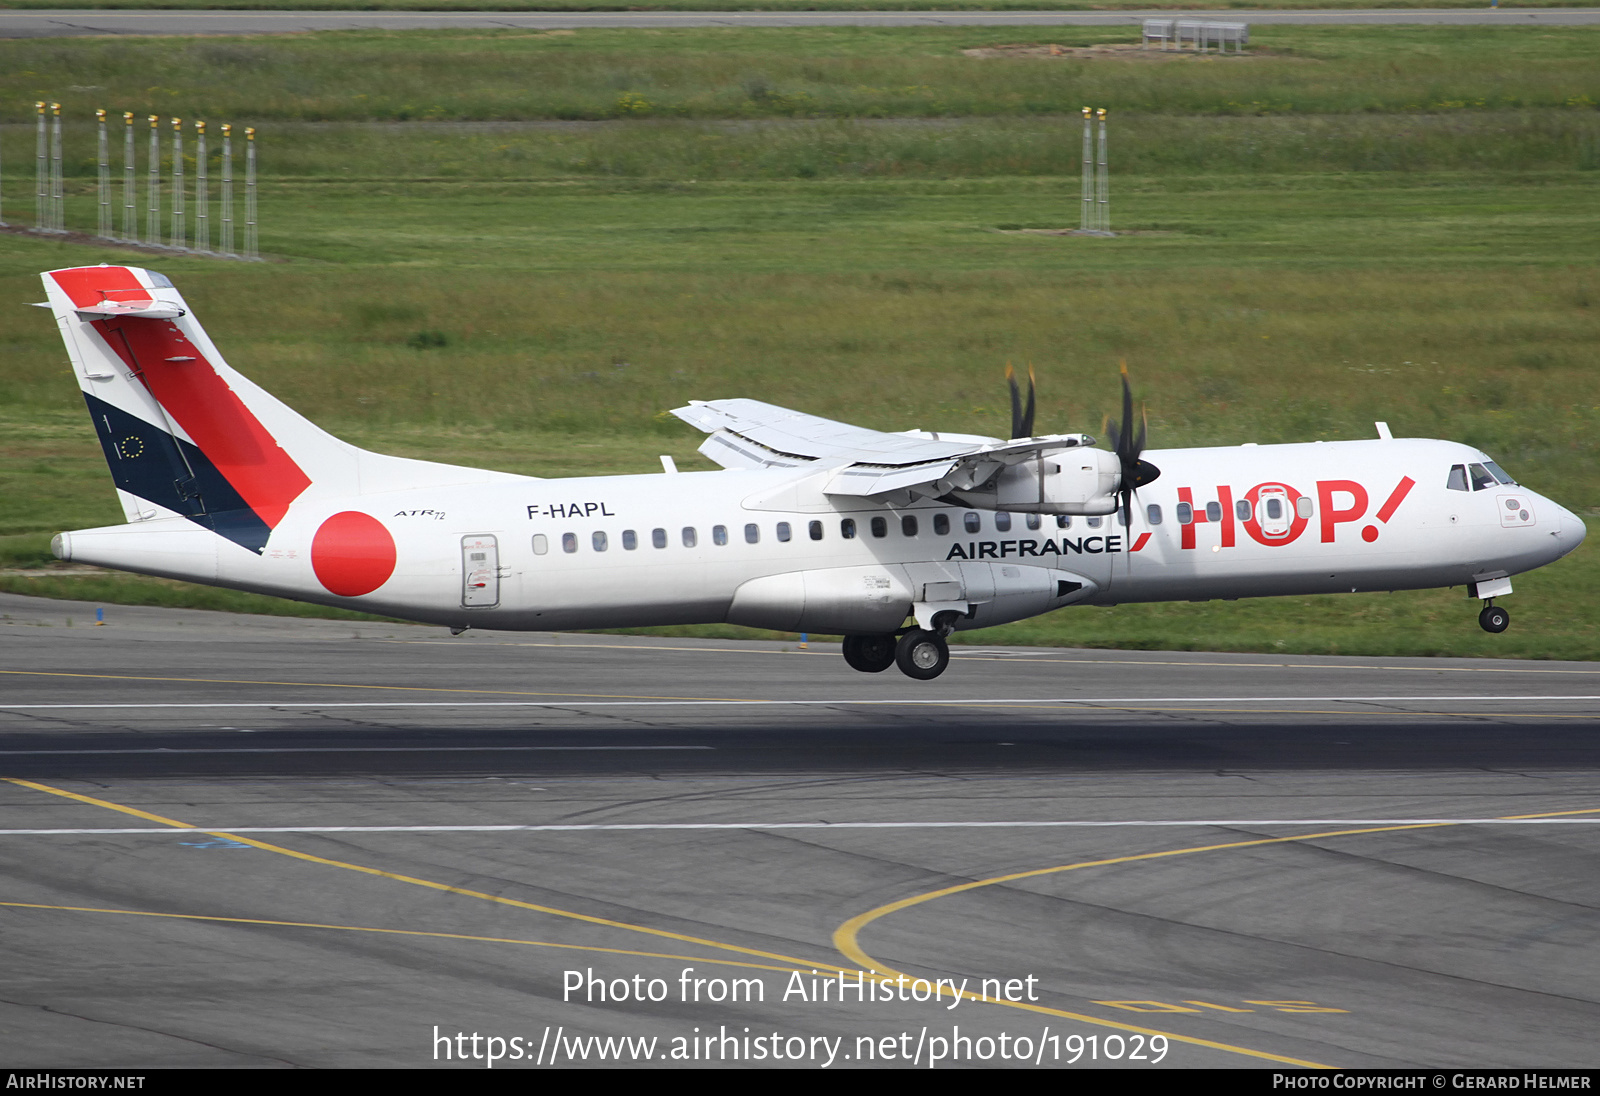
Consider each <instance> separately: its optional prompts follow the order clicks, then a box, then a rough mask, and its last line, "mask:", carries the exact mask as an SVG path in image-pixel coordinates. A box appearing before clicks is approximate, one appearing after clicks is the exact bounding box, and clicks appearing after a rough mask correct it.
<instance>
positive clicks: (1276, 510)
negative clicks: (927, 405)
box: [533, 465, 1510, 556]
mask: <svg viewBox="0 0 1600 1096" xmlns="http://www.w3.org/2000/svg"><path fill="white" fill-rule="evenodd" d="M1472 467H1473V468H1474V469H1476V468H1478V467H1479V466H1478V465H1473V466H1472ZM1456 472H1461V473H1462V475H1463V477H1464V476H1465V469H1463V468H1462V467H1461V466H1460V465H1457V466H1456V468H1455V469H1453V470H1452V472H1451V485H1452V487H1451V489H1452V490H1460V491H1465V490H1467V488H1466V487H1464V486H1463V487H1455V486H1454V483H1455V474H1456ZM1501 474H1502V475H1504V473H1501ZM1463 482H1465V480H1464V479H1463ZM1494 482H1495V481H1494V480H1493V479H1492V478H1491V479H1490V481H1489V484H1488V485H1490V486H1492V485H1493V483H1494ZM1504 482H1510V481H1509V480H1506V481H1504ZM1482 489H1483V488H1482V487H1474V488H1473V490H1482ZM1290 509H1291V507H1290V506H1289V504H1288V499H1287V498H1285V497H1283V496H1279V495H1268V496H1267V497H1266V498H1264V499H1262V500H1261V501H1260V502H1259V503H1258V504H1257V505H1256V507H1254V508H1253V507H1252V506H1251V504H1250V501H1249V500H1248V499H1238V500H1236V501H1235V502H1234V504H1233V514H1234V517H1235V518H1237V519H1238V520H1239V521H1249V520H1250V519H1251V517H1252V516H1255V517H1256V518H1257V519H1258V520H1261V521H1269V522H1277V521H1284V520H1286V519H1287V518H1288V517H1289V516H1290V514H1289V511H1290ZM1292 509H1293V512H1294V516H1295V517H1300V518H1310V517H1311V516H1312V515H1313V513H1314V508H1313V504H1312V501H1311V499H1310V497H1309V496H1306V495H1301V496H1300V497H1299V498H1297V499H1295V501H1294V505H1293V507H1292ZM990 516H991V517H992V518H993V519H994V529H995V532H998V533H1007V532H1010V531H1011V528H1012V515H1011V514H1007V513H995V514H992V515H990ZM1176 516H1177V519H1178V524H1179V525H1189V524H1192V523H1193V522H1194V521H1195V520H1196V518H1197V515H1196V513H1195V508H1194V507H1193V506H1192V505H1190V504H1189V503H1187V502H1180V503H1178V505H1177V513H1176ZM1145 517H1146V519H1147V520H1148V521H1149V522H1150V524H1151V525H1160V524H1161V522H1162V520H1163V514H1162V510H1161V507H1160V506H1159V505H1158V504H1154V503H1152V504H1151V505H1149V506H1146V507H1145ZM1111 518H1112V520H1114V521H1115V522H1116V523H1117V524H1118V525H1125V524H1127V523H1126V521H1125V519H1124V518H1123V515H1122V514H1121V513H1117V514H1115V515H1112V516H1111ZM1022 520H1023V524H1024V525H1025V526H1026V527H1027V528H1028V529H1040V528H1043V526H1044V520H1043V519H1042V518H1041V517H1040V516H1039V515H1038V514H1024V515H1022ZM1106 520H1107V519H1106V518H1103V517H1086V518H1084V519H1083V522H1084V524H1085V525H1087V526H1088V527H1089V528H1090V529H1098V528H1100V527H1101V525H1102V524H1103V523H1104V522H1105V521H1106ZM1199 520H1202V521H1213V522H1214V521H1221V520H1222V504H1221V503H1220V502H1208V503H1206V504H1205V517H1204V518H1200V519H1199ZM1055 525H1056V528H1057V529H1070V528H1072V518H1071V516H1070V515H1067V514H1062V515H1059V516H1058V517H1057V518H1056V519H1055ZM961 527H962V529H963V530H964V531H965V532H967V533H981V532H983V515H982V514H979V513H977V512H975V511H972V510H968V511H966V512H965V513H963V514H962V515H961ZM920 528H921V526H920V524H919V522H918V520H917V517H916V515H914V514H902V515H901V516H900V535H901V536H905V537H915V536H917V535H918V532H919V530H920ZM867 530H868V532H869V533H870V534H871V535H872V536H873V537H874V538H875V539H880V540H881V539H882V538H884V537H887V536H888V535H889V519H888V518H886V517H882V516H878V517H873V518H869V519H868V520H867ZM933 532H934V534H935V535H936V536H948V535H949V533H950V516H949V515H948V514H935V515H933ZM773 533H774V535H775V536H776V537H777V539H778V541H779V542H780V543H785V544H786V543H788V542H789V541H790V540H793V539H794V530H793V527H792V526H791V525H790V524H789V523H788V522H787V521H780V522H778V524H777V525H776V526H774V527H773ZM859 534H860V527H859V525H858V524H857V522H856V519H855V518H842V519H841V520H840V522H839V535H840V536H841V537H843V538H844V539H845V540H854V539H855V538H856V537H857V536H858V535H859ZM806 535H807V536H809V537H810V539H812V540H822V539H823V536H824V531H823V523H822V522H820V521H812V522H809V523H807V526H806ZM669 539H670V538H669V537H668V535H667V531H666V530H665V529H652V530H650V544H651V546H652V547H655V548H665V547H666V546H667V543H668V540H669ZM679 539H680V540H681V541H682V542H683V546H684V547H685V548H694V547H696V546H697V545H698V544H699V542H700V534H699V533H698V531H696V529H695V528H694V526H692V525H686V526H684V527H683V529H682V530H681V531H680V533H679ZM621 541H622V547H623V550H624V551H628V552H632V551H634V550H635V549H637V548H638V547H639V534H638V533H637V532H636V531H635V530H633V529H624V530H623V531H622V537H621ZM744 542H745V543H746V544H760V543H761V526H759V525H757V524H756V523H754V522H751V523H749V524H747V525H746V526H745V527H744ZM711 543H712V544H715V545H718V546H721V545H725V544H727V543H728V527H727V526H726V525H713V526H712V527H711ZM589 544H590V547H592V548H593V549H594V550H595V551H596V552H604V551H606V550H607V549H608V548H610V546H611V542H610V535H609V534H607V533H605V532H603V531H598V530H597V531H595V532H593V533H591V534H589ZM561 550H562V551H563V552H568V553H571V552H576V551H577V550H578V534H577V533H563V534H562V535H561ZM549 551H550V541H549V538H548V537H546V536H545V534H543V533H536V534H534V537H533V552H534V555H538V556H542V555H544V554H545V553H547V552H549Z"/></svg>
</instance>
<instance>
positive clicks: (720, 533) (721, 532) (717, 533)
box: [711, 525, 728, 546]
mask: <svg viewBox="0 0 1600 1096" xmlns="http://www.w3.org/2000/svg"><path fill="white" fill-rule="evenodd" d="M711 543H712V544H715V545H718V546H720V545H723V544H726V543H728V527H727V526H726V525H713V526H712V527H711Z"/></svg>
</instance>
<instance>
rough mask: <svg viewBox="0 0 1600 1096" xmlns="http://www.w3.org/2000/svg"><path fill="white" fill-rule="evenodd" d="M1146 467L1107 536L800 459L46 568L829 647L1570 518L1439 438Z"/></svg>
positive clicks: (1389, 575)
mask: <svg viewBox="0 0 1600 1096" xmlns="http://www.w3.org/2000/svg"><path fill="white" fill-rule="evenodd" d="M1146 455H1147V456H1148V457H1149V459H1150V460H1152V461H1153V462H1154V463H1155V464H1156V465H1158V466H1159V467H1161V468H1162V469H1165V470H1166V471H1165V474H1164V475H1163V476H1162V477H1161V479H1160V480H1159V481H1158V482H1156V483H1153V484H1150V485H1148V486H1146V487H1144V488H1142V489H1141V490H1140V491H1139V492H1138V493H1137V494H1136V495H1135V497H1134V504H1133V507H1132V521H1131V524H1129V525H1127V526H1124V525H1123V523H1122V520H1121V515H1114V516H1108V517H1104V518H1088V517H1081V516H1077V517H1071V518H1065V519H1058V518H1055V517H1048V516H1046V517H1043V518H1039V517H1037V516H1031V515H1025V514H1021V513H1016V514H1001V513H996V512H994V511H982V510H972V509H968V508H965V507H963V506H960V505H951V504H944V503H941V502H938V501H934V500H928V499H921V500H917V501H916V502H914V503H912V504H910V505H905V506H894V505H878V504H874V503H872V502H870V501H868V500H863V499H860V498H849V497H841V496H828V495H825V494H824V493H823V485H824V484H825V483H826V481H827V472H826V470H822V471H818V470H813V469H810V468H778V469H765V470H747V471H719V472H692V473H682V474H666V473H663V474H655V475H636V476H606V477H589V478H578V479H533V478H522V477H513V476H494V477H493V478H491V479H487V480H485V479H484V478H482V476H481V474H479V475H478V478H477V482H470V483H461V484H455V485H444V486H435V487H426V488H419V489H412V490H399V491H389V492H384V493H374V494H360V495H355V496H342V497H308V498H304V499H301V500H299V501H297V502H296V503H295V504H294V505H293V506H292V507H291V508H290V509H289V511H288V512H287V514H286V515H285V516H284V518H283V519H282V521H281V522H280V523H279V524H278V525H277V527H276V528H275V529H274V530H273V531H272V535H271V538H270V540H269V541H268V542H267V545H266V547H265V549H264V550H263V551H262V552H261V553H260V554H259V555H258V554H256V553H254V552H252V551H248V550H246V549H244V548H241V547H239V546H238V545H236V544H233V543H231V542H229V541H227V540H224V539H223V538H221V537H218V536H216V535H214V534H212V533H211V532H209V531H208V530H206V529H202V528H200V527H199V526H197V525H195V524H193V523H191V522H189V521H187V520H185V519H183V518H178V517H159V518H157V519H155V520H152V521H146V522H142V523H135V524H130V525H124V526H117V527H111V528H106V529H95V530H83V531H78V532H73V533H70V534H63V535H62V540H61V542H60V544H59V546H58V554H62V555H63V556H66V557H69V558H72V559H74V560H80V561H84V562H90V563H98V564H103V565H105V566H111V567H117V568H122V569H125V570H132V571H140V572H144V573H149V574H157V575H163V576H167V577H172V578H182V579H189V580H192V581H199V582H206V583H212V584H215V585H220V586H229V587H235V588H240V589H246V590H252V591H256V592H260V593H264V594H273V595H278V596H282V597H289V598H297V599H300V600H305V601H314V602H321V603H325V604H331V605H341V606H345V607H349V608H354V609H361V610H365V611H368V612H374V613H383V614H388V615H392V616H397V617H403V618H407V619H411V620H418V621H427V622H432V623H439V624H446V625H450V626H453V627H462V626H471V627H475V628H493V629H515V630H526V629H538V630H561V629H579V628H607V627H628V626H649V625H666V624H699V623H714V622H724V621H726V622H732V623H738V624H748V625H752V626H758V627H767V628H774V629H781V630H792V631H808V632H824V633H845V634H851V633H882V632H891V631H894V630H895V629H896V628H898V627H900V626H901V625H902V624H903V623H904V621H905V618H906V617H907V616H908V614H911V613H913V612H914V611H915V610H914V607H915V606H917V605H919V604H921V605H928V604H932V605H936V606H955V607H957V608H958V609H959V610H960V619H959V622H958V623H957V625H956V626H957V627H959V628H980V627H986V626H989V625H994V624H1001V623H1005V622H1007V621H1011V620H1017V619H1021V618H1024V617H1028V616H1033V615H1035V614H1038V613H1042V612H1046V611H1048V610H1051V609H1054V608H1058V607H1060V606H1063V605H1068V604H1073V603H1083V604H1100V605H1105V604H1114V603H1117V602H1134V601H1167V600H1205V599H1213V598H1240V597H1256V596H1264V595H1277V594H1310V593H1331V592H1349V591H1357V590H1397V589H1408V588H1424V587H1443V586H1458V585H1466V584H1469V583H1490V582H1493V581H1495V580H1500V579H1504V578H1505V577H1506V576H1509V575H1513V574H1517V573H1519V572H1522V571H1526V570H1530V569H1532V568H1535V567H1538V566H1541V565H1543V564H1546V563H1549V562H1551V561H1553V560H1555V559H1557V558H1559V557H1560V556H1562V555H1564V554H1566V552H1568V551H1571V549H1572V548H1573V547H1575V546H1576V545H1577V543H1578V542H1579V541H1580V540H1581V539H1582V537H1583V525H1582V523H1581V522H1579V521H1578V519H1577V518H1576V517H1575V516H1574V515H1572V514H1571V513H1569V512H1568V511H1566V510H1565V509H1563V508H1562V507H1560V506H1558V505H1556V504H1555V503H1553V502H1551V501H1550V500H1548V499H1545V498H1543V497H1541V496H1539V495H1537V494H1534V493H1533V492H1530V491H1528V490H1526V489H1525V488H1523V487H1521V486H1518V485H1495V486H1492V487H1486V488H1484V489H1480V490H1476V491H1472V490H1465V491H1463V490H1456V489H1451V488H1450V486H1448V482H1447V481H1448V480H1449V477H1450V475H1451V469H1452V467H1453V466H1458V465H1463V464H1470V463H1476V462H1484V461H1486V458H1485V457H1484V456H1483V454H1481V453H1479V452H1478V451H1477V450H1475V449H1472V448H1471V447H1468V446H1465V445H1459V444H1456V443H1452V442H1444V441H1427V440H1410V439H1403V440H1377V441H1357V442H1329V443H1315V444H1301V445H1272V446H1238V447H1229V448H1209V449H1183V450H1166V451H1160V452H1156V451H1152V452H1149V453H1147V454H1146ZM463 471H464V472H465V471H466V470H463ZM1407 481H1409V483H1410V486H1405V484H1406V482H1407ZM1274 503H1275V504H1276V505H1274ZM1269 509H1270V510H1271V513H1270V515H1269ZM349 511H357V512H359V513H360V514H365V515H369V516H370V517H371V518H373V519H376V520H377V521H378V522H379V523H381V524H382V525H383V526H384V527H385V528H386V529H387V530H388V531H389V533H390V534H392V537H393V541H394V565H393V569H392V573H391V574H389V577H388V578H387V579H386V580H384V581H383V582H382V583H381V585H379V586H378V587H377V588H376V589H374V590H372V591H371V592H370V593H364V594H361V595H360V596H341V595H339V594H336V593H334V592H331V591H330V589H329V588H328V587H327V585H326V584H325V582H324V581H323V580H322V579H319V574H318V572H317V570H316V569H315V568H314V567H313V564H312V552H311V545H312V540H313V538H314V536H316V534H317V530H318V529H319V528H321V527H322V526H323V524H324V522H326V521H327V520H328V519H329V518H330V517H331V516H332V515H335V514H339V513H346V512H349ZM1185 511H1187V513H1185ZM1190 514H1192V517H1191V519H1190V520H1189V521H1187V522H1185V521H1183V520H1181V518H1182V517H1186V516H1189V515H1190ZM908 519H910V520H908ZM974 523H975V524H976V528H975V529H974V528H972V525H973V524H974ZM851 524H853V527H854V533H853V535H848V536H847V535H846V529H847V526H848V525H851ZM1006 526H1009V527H1006ZM814 528H815V530H816V533H817V534H820V536H818V535H816V534H814V532H813V530H814ZM686 531H688V532H686ZM719 531H720V532H719ZM475 557H481V558H475Z"/></svg>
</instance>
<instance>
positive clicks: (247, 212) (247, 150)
mask: <svg viewBox="0 0 1600 1096" xmlns="http://www.w3.org/2000/svg"><path fill="white" fill-rule="evenodd" d="M244 257H245V258H247V259H259V258H261V253H260V252H259V251H258V250H257V249H256V130H255V127H254V126H246V127H245V129H244Z"/></svg>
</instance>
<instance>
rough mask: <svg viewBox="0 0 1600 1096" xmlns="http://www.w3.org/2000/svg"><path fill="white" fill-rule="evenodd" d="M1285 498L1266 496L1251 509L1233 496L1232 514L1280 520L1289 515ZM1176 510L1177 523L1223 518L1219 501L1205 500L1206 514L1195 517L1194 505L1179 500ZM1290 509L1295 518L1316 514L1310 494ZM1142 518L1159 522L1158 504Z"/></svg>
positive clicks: (1184, 523)
mask: <svg viewBox="0 0 1600 1096" xmlns="http://www.w3.org/2000/svg"><path fill="white" fill-rule="evenodd" d="M1288 501H1289V500H1288V499H1287V498H1285V497H1283V496H1281V495H1268V496H1267V497H1266V498H1264V499H1262V500H1261V501H1260V502H1259V503H1257V504H1256V509H1255V510H1252V509H1251V506H1250V500H1249V499H1236V500H1235V501H1234V504H1233V516H1234V517H1235V518H1236V519H1238V520H1239V521H1249V520H1250V518H1251V517H1252V516H1254V517H1255V518H1256V519H1257V520H1258V521H1283V520H1285V519H1286V518H1288V517H1289V510H1290V507H1289V505H1288ZM1176 509H1177V518H1178V524H1179V525H1192V524H1193V523H1194V522H1195V521H1196V520H1200V521H1221V520H1222V503H1220V502H1208V503H1206V505H1205V517H1203V518H1198V519H1197V517H1196V514H1195V508H1194V507H1193V506H1191V505H1190V504H1189V503H1187V502H1180V503H1178V505H1177V508H1176ZM1293 509H1294V516H1295V517H1301V518H1309V517H1311V516H1312V515H1313V514H1314V513H1315V504H1313V503H1312V501H1311V498H1310V496H1309V495H1301V496H1300V497H1299V498H1297V499H1295V500H1294V507H1293ZM1145 517H1146V518H1148V519H1149V521H1150V524H1151V525H1160V524H1161V507H1160V506H1156V505H1150V506H1147V507H1145Z"/></svg>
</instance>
